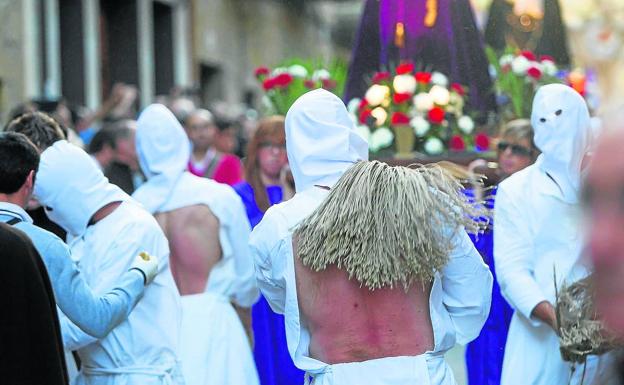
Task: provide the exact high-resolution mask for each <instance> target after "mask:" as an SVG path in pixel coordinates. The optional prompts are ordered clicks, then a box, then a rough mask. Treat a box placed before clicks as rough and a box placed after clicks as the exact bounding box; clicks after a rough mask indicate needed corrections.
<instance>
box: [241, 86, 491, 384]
mask: <svg viewBox="0 0 624 385" xmlns="http://www.w3.org/2000/svg"><path fill="white" fill-rule="evenodd" d="M286 146H287V152H288V158H289V163H290V167H291V169H292V173H293V176H294V179H295V185H296V194H295V196H294V197H293V198H292V199H291V200H289V201H287V202H284V203H280V204H278V205H275V206H272V207H271V208H269V210H268V211H267V212H266V214H265V216H264V218H263V219H262V221H261V222H260V224H258V226H257V227H256V228H255V229H254V231H253V232H252V235H251V239H250V244H251V247H252V253H253V254H254V260H255V262H256V277H257V279H258V284H259V286H260V290H261V292H262V294H263V295H264V296H265V297H266V299H267V300H268V301H269V303H270V305H271V307H272V308H273V310H274V311H276V312H278V313H283V314H284V316H285V326H286V336H287V343H288V349H289V352H290V355H291V356H292V358H293V361H294V363H295V365H296V366H297V367H298V368H300V369H302V370H305V371H306V382H309V381H310V378H313V380H314V384H315V385H328V384H341V385H342V384H358V383H366V384H387V385H394V384H397V385H398V384H406V383H419V384H435V385H437V384H448V385H450V384H455V379H454V377H453V374H452V372H451V370H450V368H449V367H448V365H447V364H446V362H445V360H444V353H445V352H446V351H447V350H449V349H450V348H451V347H453V346H454V345H455V343H456V342H459V343H467V342H469V341H471V340H472V339H474V338H476V336H477V335H478V334H479V332H480V330H481V327H482V326H483V323H484V322H485V320H486V317H487V315H488V312H489V305H490V299H491V294H490V293H491V288H492V275H491V274H490V272H489V270H488V268H487V266H486V265H485V264H484V263H483V261H482V259H481V257H480V256H479V254H478V252H477V251H476V250H475V249H474V247H473V246H472V243H471V242H470V240H469V238H468V236H467V234H465V232H463V231H458V232H456V236H455V237H454V238H453V239H452V240H451V241H450V242H449V249H450V250H449V251H450V253H449V255H448V256H447V257H448V262H447V263H446V265H445V267H444V268H443V269H442V270H441V271H440V272H439V273H437V274H436V275H435V279H433V282H432V284H431V285H430V286H428V289H427V290H430V295H429V296H428V297H427V296H423V293H426V290H425V289H424V287H425V285H423V286H421V287H420V290H421V291H422V292H421V293H419V294H418V296H417V297H415V298H413V299H412V300H417V301H418V300H419V301H420V304H419V305H420V306H416V312H415V313H414V312H412V310H414V306H413V302H410V310H409V311H407V310H405V309H406V308H404V307H396V306H395V307H393V306H394V305H392V301H393V300H391V301H390V302H391V304H390V305H389V306H387V305H388V304H387V303H385V302H384V301H383V300H381V301H380V302H369V299H367V295H364V297H363V298H360V299H361V300H362V301H363V303H361V305H362V308H363V309H364V308H367V304H372V303H377V304H378V305H380V307H378V308H374V307H373V308H368V310H367V311H366V312H365V314H363V313H357V311H356V310H354V308H357V307H358V306H359V304H358V302H356V303H349V304H347V303H345V298H344V297H343V296H342V295H341V293H342V288H344V286H341V284H340V280H338V281H331V280H329V281H328V282H327V283H328V284H329V285H331V287H332V288H334V287H338V288H341V287H342V288H341V289H340V293H338V292H336V293H327V290H325V289H323V287H324V285H323V282H325V281H323V279H324V278H322V275H321V278H318V282H317V283H319V285H318V286H315V285H312V286H310V285H309V283H310V282H311V281H314V278H312V279H311V277H312V275H308V274H305V277H304V278H305V280H304V281H302V282H300V281H299V280H300V277H302V275H301V273H302V271H305V269H302V267H301V264H300V263H299V262H298V261H297V260H298V258H299V256H295V251H294V250H293V231H294V230H295V229H296V228H297V226H298V225H300V224H301V223H302V221H304V220H305V219H306V218H307V217H308V216H309V215H310V214H312V213H313V212H314V211H315V210H316V209H317V208H319V206H320V205H321V204H322V202H323V201H324V200H325V199H326V198H327V197H328V195H329V194H330V191H329V190H330V189H331V188H332V187H333V186H334V185H335V184H336V182H337V181H338V180H339V179H340V178H341V176H342V175H343V173H345V171H346V170H347V169H349V168H350V167H351V166H353V165H354V163H356V162H358V161H361V160H366V159H367V158H368V146H367V143H366V142H365V140H364V139H363V138H362V137H360V136H359V135H358V134H357V133H356V131H355V127H354V124H353V122H352V121H351V119H350V117H349V114H348V112H347V110H346V108H345V106H344V104H343V102H342V101H341V100H340V99H339V98H337V97H336V96H335V95H333V94H331V93H329V92H327V91H324V90H315V91H311V92H308V93H306V94H305V95H303V96H302V97H300V98H299V99H298V100H297V101H296V102H295V103H294V104H293V106H292V107H291V109H290V110H289V111H288V114H287V116H286ZM425 189H426V190H428V188H425ZM429 193H431V192H430V191H429ZM404 214H405V215H409V213H404ZM354 219H355V218H354ZM347 220H349V219H347ZM414 236H415V237H416V236H417V235H416V234H414ZM447 240H448V239H447ZM295 270H296V271H297V279H296V277H295ZM345 281H347V280H345V279H343V280H342V283H343V284H345V285H347V286H349V285H351V284H350V283H349V282H348V281H347V282H345ZM300 285H301V286H300ZM418 286H419V285H418V284H415V285H414V289H417V287H418ZM410 290H411V289H410ZM329 291H330V292H331V289H330V290H329ZM356 291H357V290H356ZM390 292H391V293H393V294H390V295H389V297H392V296H394V295H398V296H399V297H400V296H401V294H400V293H399V292H403V288H398V291H397V290H391V291H390ZM410 293H411V291H410ZM326 294H327V295H326ZM369 294H370V295H369V296H368V297H370V299H372V300H373V301H378V300H379V299H380V297H379V296H378V295H377V293H375V292H372V293H371V292H369ZM381 295H383V294H381ZM349 298H350V297H349ZM346 302H349V300H348V299H347V301H346ZM311 303H312V304H314V303H317V304H321V303H322V304H323V305H322V307H317V308H315V309H314V308H313V306H312V308H313V309H312V310H310V307H311V306H310V304H311ZM394 303H395V304H396V302H394ZM423 307H424V309H423ZM397 309H400V310H398V311H397ZM315 312H316V313H317V314H316V315H314V313H315ZM311 314H312V316H310V315H311ZM345 314H346V315H347V316H345ZM352 314H358V316H357V317H353V318H358V319H353V318H350V317H349V316H350V315H352ZM306 316H307V317H306ZM318 316H322V317H323V318H324V320H325V321H327V323H326V324H325V323H324V322H325V321H323V320H321V321H320V323H321V325H324V326H325V327H326V328H325V330H324V331H322V332H318V324H317V325H316V326H317V328H316V332H318V333H319V335H321V334H325V335H327V332H328V330H329V332H330V334H331V329H335V328H336V327H337V328H342V327H344V325H341V324H342V323H344V324H346V325H348V326H347V329H349V328H350V326H351V325H357V324H358V323H359V324H360V325H361V322H362V321H363V322H364V323H366V322H367V320H368V321H373V323H372V324H369V325H368V327H364V328H359V329H358V328H357V327H354V328H352V329H351V330H350V332H347V333H344V334H343V335H341V336H338V337H337V338H335V339H331V338H330V339H325V340H321V339H315V338H316V337H318V336H316V337H315V334H314V331H311V330H310V329H309V326H310V322H309V321H310V318H316V319H315V321H317V322H318V321H319V320H318ZM386 316H387V318H386ZM410 317H413V318H410ZM380 319H381V320H384V321H382V322H387V320H388V319H389V320H394V321H398V320H399V319H401V320H403V322H402V323H401V322H396V323H391V324H389V325H388V324H387V323H384V325H383V327H384V328H388V330H389V332H388V334H389V335H394V336H400V335H409V332H414V330H416V332H415V333H422V335H425V336H426V337H425V338H424V339H423V340H424V341H423V342H424V344H423V345H422V346H420V347H418V349H420V351H421V352H422V354H403V352H405V351H406V350H405V349H402V348H404V346H403V347H398V346H394V345H393V344H388V345H386V346H383V347H382V349H380V351H381V350H382V351H381V352H379V353H374V352H373V353H371V351H370V346H369V345H372V346H376V345H375V343H376V342H380V340H378V339H376V337H378V336H373V335H370V333H373V334H374V333H376V332H377V331H379V330H380V329H381V328H377V326H379V325H378V324H376V323H375V320H376V321H379V320H380ZM334 321H335V322H334ZM420 329H422V331H421V330H420ZM384 330H386V329H384ZM404 332H406V333H404ZM381 334H384V332H381ZM369 337H372V338H371V339H370V340H369V341H370V344H369V343H367V342H362V340H364V341H366V340H367V338H369ZM382 340H383V338H382ZM358 342H361V343H359V344H358ZM404 343H407V344H408V345H409V346H410V348H411V347H412V346H411V345H410V343H411V342H410V341H403V344H404ZM399 344H401V342H399ZM340 346H346V347H347V349H351V351H350V352H349V353H347V354H346V355H343V356H342V357H338V358H336V357H335V356H334V357H333V358H330V359H328V360H326V361H324V360H323V356H329V355H331V354H322V353H318V352H325V353H327V352H328V351H332V350H333V351H335V350H336V349H338V350H340V349H341V348H340ZM425 350H426V351H425ZM408 351H411V350H410V349H409V348H408ZM371 354H372V355H373V357H371ZM328 361H329V362H328ZM332 361H333V362H332Z"/></svg>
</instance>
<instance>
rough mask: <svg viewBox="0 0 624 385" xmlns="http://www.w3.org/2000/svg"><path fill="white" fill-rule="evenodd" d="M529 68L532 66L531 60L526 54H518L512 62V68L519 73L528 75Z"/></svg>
mask: <svg viewBox="0 0 624 385" xmlns="http://www.w3.org/2000/svg"><path fill="white" fill-rule="evenodd" d="M529 68H531V62H530V61H529V59H527V58H525V57H524V56H518V57H516V58H515V59H513V61H512V62H511V70H512V71H513V72H514V73H515V74H517V75H526V72H527V70H528V69H529Z"/></svg>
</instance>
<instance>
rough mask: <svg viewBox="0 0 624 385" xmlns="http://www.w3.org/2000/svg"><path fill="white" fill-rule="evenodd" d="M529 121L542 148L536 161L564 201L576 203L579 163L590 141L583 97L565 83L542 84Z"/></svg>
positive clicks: (589, 125) (536, 143)
mask: <svg viewBox="0 0 624 385" xmlns="http://www.w3.org/2000/svg"><path fill="white" fill-rule="evenodd" d="M531 124H532V126H533V129H534V131H535V138H534V140H535V145H536V146H537V147H538V148H539V149H540V150H541V151H542V154H541V155H540V157H539V158H538V160H537V162H536V164H537V165H538V166H539V167H540V169H541V170H543V171H544V172H546V173H547V174H548V175H549V176H550V177H551V178H552V179H553V180H554V181H555V182H556V183H557V185H558V186H559V189H560V191H561V198H562V199H563V200H564V201H565V202H567V203H576V202H578V198H579V192H580V186H581V163H582V161H583V158H584V156H585V155H586V154H587V152H589V150H590V149H591V146H592V143H593V141H594V138H593V130H592V127H591V121H590V117H589V111H588V109H587V104H586V103H585V100H584V99H583V97H582V96H581V95H580V94H579V93H578V92H576V91H575V90H574V89H572V88H570V87H568V86H565V85H562V84H549V85H546V86H543V87H541V88H540V89H539V90H538V91H537V93H536V95H535V98H534V99H533V112H532V114H531Z"/></svg>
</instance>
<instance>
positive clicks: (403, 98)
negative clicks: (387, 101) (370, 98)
mask: <svg viewBox="0 0 624 385" xmlns="http://www.w3.org/2000/svg"><path fill="white" fill-rule="evenodd" d="M411 97H412V96H411V95H410V94H401V93H396V94H394V95H393V96H392V100H394V103H396V104H402V103H405V102H407V101H408V100H410V98H411Z"/></svg>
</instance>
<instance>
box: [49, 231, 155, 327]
mask: <svg viewBox="0 0 624 385" xmlns="http://www.w3.org/2000/svg"><path fill="white" fill-rule="evenodd" d="M42 254H44V255H46V258H45V262H46V267H47V269H48V273H49V275H50V280H51V282H52V287H53V289H54V293H55V296H56V300H57V304H58V306H59V308H60V309H61V311H62V312H63V313H64V314H65V315H66V316H67V317H68V318H69V320H71V321H72V322H73V323H74V324H76V325H77V326H78V327H79V328H80V329H82V330H83V331H84V332H85V333H87V334H89V335H91V336H93V337H95V338H102V337H104V336H105V335H106V334H108V333H109V332H110V331H111V330H112V329H113V328H114V327H116V326H117V325H119V323H121V322H122V321H123V320H125V319H126V318H127V317H128V314H130V312H131V311H132V309H133V308H134V306H135V305H136V304H137V302H138V301H139V299H140V298H141V297H142V295H143V291H144V283H143V282H144V281H143V274H142V273H141V272H140V271H138V270H134V269H133V270H130V271H126V272H125V273H123V274H122V275H121V277H120V278H119V279H118V280H117V281H115V282H111V285H110V286H109V287H113V289H112V290H110V291H108V292H107V293H106V294H104V295H101V296H97V295H96V294H95V293H94V292H93V291H92V289H91V288H90V287H89V286H88V285H87V283H86V282H85V280H84V277H83V276H82V274H81V273H80V270H79V269H78V266H77V265H76V263H75V262H74V261H73V260H72V259H71V252H70V250H69V248H68V247H67V245H65V244H64V243H63V242H62V241H61V240H60V239H54V240H53V241H52V242H50V244H49V245H48V247H47V248H46V249H45V250H44V251H43V253H42Z"/></svg>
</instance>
